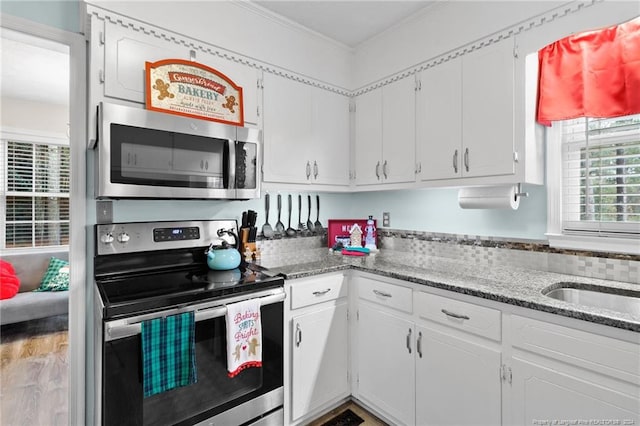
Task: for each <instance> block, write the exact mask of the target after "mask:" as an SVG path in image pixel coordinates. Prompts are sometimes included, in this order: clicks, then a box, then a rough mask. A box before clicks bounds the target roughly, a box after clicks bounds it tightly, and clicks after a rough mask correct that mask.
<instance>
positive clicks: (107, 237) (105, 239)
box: [100, 232, 113, 244]
mask: <svg viewBox="0 0 640 426" xmlns="http://www.w3.org/2000/svg"><path fill="white" fill-rule="evenodd" d="M100 242H101V243H102V244H111V243H112V242H113V235H112V234H111V232H107V233H106V234H102V235H100Z"/></svg>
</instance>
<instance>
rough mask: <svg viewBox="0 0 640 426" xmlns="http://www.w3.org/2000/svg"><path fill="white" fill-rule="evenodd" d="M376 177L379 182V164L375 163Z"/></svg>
mask: <svg viewBox="0 0 640 426" xmlns="http://www.w3.org/2000/svg"><path fill="white" fill-rule="evenodd" d="M376 177H377V178H378V180H380V162H379V161H378V162H377V163H376Z"/></svg>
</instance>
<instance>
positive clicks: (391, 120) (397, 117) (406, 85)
mask: <svg viewBox="0 0 640 426" xmlns="http://www.w3.org/2000/svg"><path fill="white" fill-rule="evenodd" d="M415 88H416V86H415V79H414V78H412V77H407V78H404V79H401V80H398V81H395V82H393V83H390V84H388V85H386V86H384V87H382V88H380V89H375V90H372V91H370V92H367V93H364V94H362V95H360V96H358V98H357V99H356V112H355V161H354V164H355V182H356V185H376V184H388V183H407V182H414V181H415Z"/></svg>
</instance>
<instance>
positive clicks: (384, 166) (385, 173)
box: [382, 160, 389, 179]
mask: <svg viewBox="0 0 640 426" xmlns="http://www.w3.org/2000/svg"><path fill="white" fill-rule="evenodd" d="M382 174H383V175H384V178H385V179H388V178H389V176H387V160H384V164H383V165H382Z"/></svg>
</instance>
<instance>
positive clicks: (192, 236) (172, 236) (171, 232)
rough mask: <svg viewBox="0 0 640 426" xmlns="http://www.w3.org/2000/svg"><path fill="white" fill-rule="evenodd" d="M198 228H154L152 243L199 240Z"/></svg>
mask: <svg viewBox="0 0 640 426" xmlns="http://www.w3.org/2000/svg"><path fill="white" fill-rule="evenodd" d="M199 239H200V228H198V227H197V226H187V227H180V226H178V227H173V228H155V229H154V230H153V241H155V242H160V241H183V240H199Z"/></svg>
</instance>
